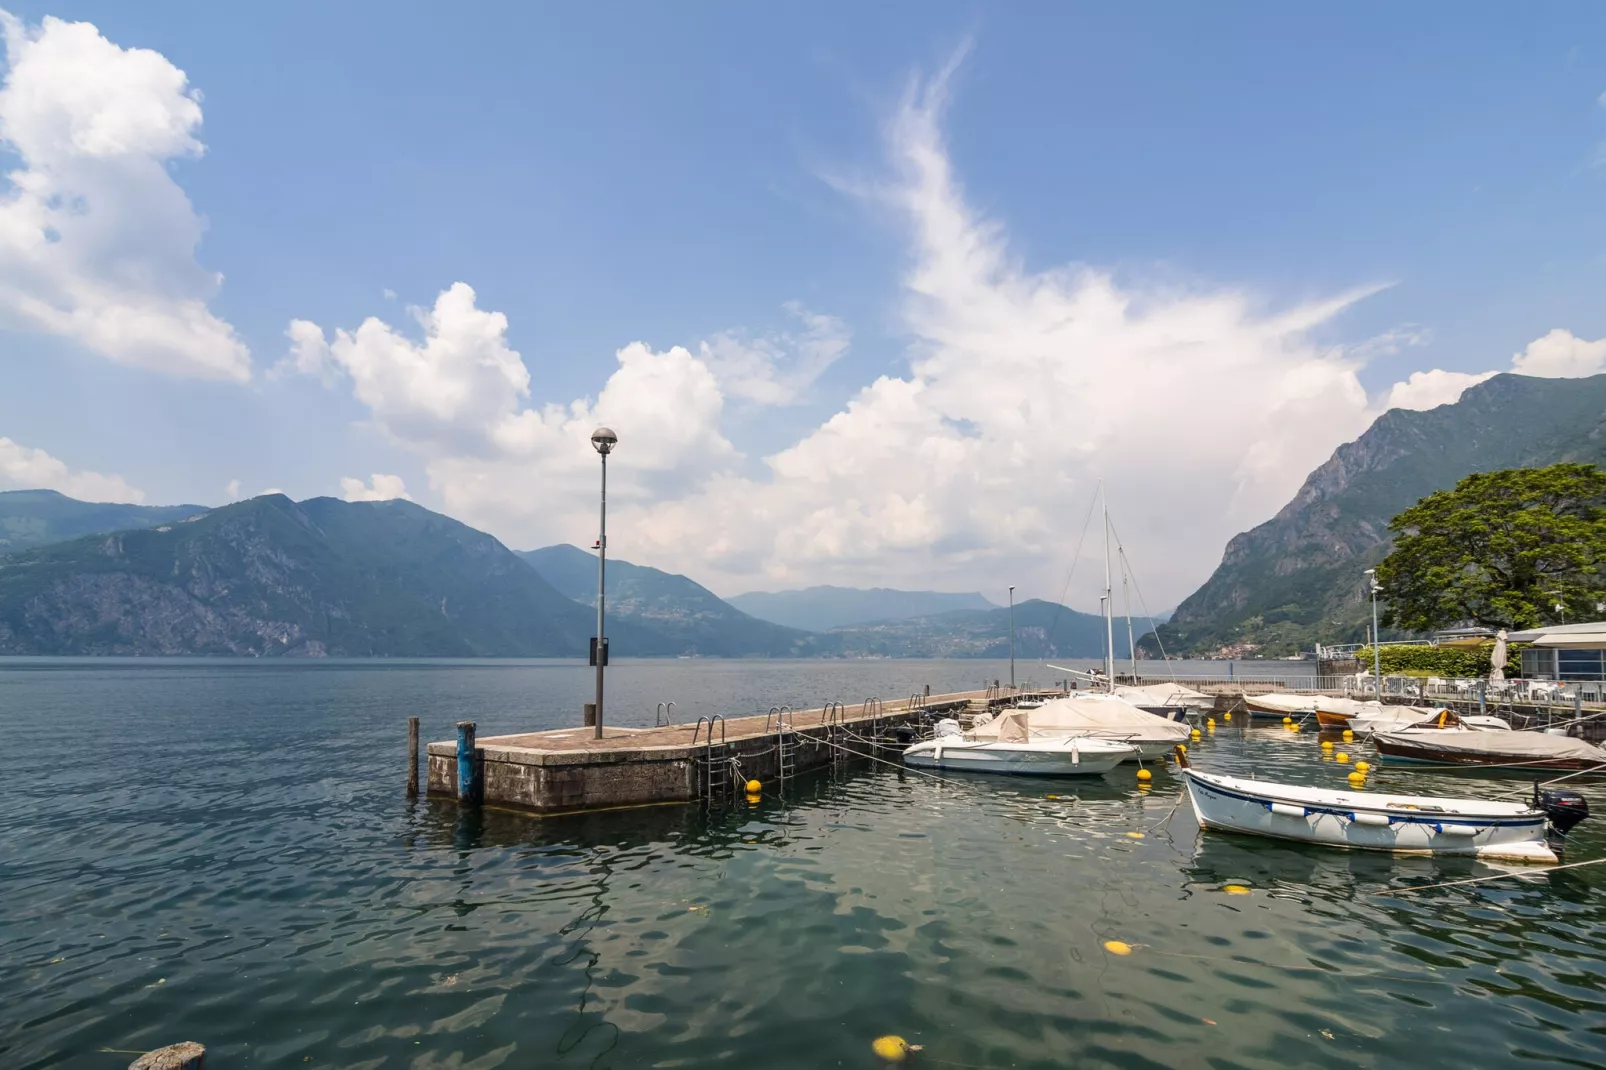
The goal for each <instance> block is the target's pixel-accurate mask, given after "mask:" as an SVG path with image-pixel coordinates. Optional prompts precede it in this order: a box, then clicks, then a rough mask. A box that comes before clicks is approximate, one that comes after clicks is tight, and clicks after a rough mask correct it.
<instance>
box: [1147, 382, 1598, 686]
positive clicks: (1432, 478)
mask: <svg viewBox="0 0 1606 1070" xmlns="http://www.w3.org/2000/svg"><path fill="white" fill-rule="evenodd" d="M1559 461H1586V462H1591V463H1596V464H1599V463H1601V462H1602V461H1606V375H1596V376H1592V377H1590V378H1587V379H1537V378H1533V377H1531V376H1522V375H1509V374H1508V375H1497V376H1495V377H1494V378H1492V379H1489V380H1486V381H1485V382H1483V383H1480V384H1478V385H1476V386H1473V387H1471V388H1470V389H1468V390H1467V391H1466V392H1465V393H1463V394H1462V395H1461V398H1460V400H1458V401H1457V402H1455V403H1454V404H1450V405H1441V406H1439V407H1438V408H1436V409H1429V410H1426V411H1414V410H1408V409H1391V410H1389V411H1388V412H1386V413H1384V414H1383V415H1382V416H1380V417H1378V419H1377V420H1376V421H1375V422H1374V423H1373V424H1372V426H1371V427H1370V428H1369V429H1367V431H1366V432H1365V433H1364V434H1363V435H1361V437H1360V438H1358V439H1356V440H1355V441H1354V442H1350V443H1346V444H1345V445H1343V446H1340V447H1339V448H1338V449H1337V451H1336V452H1334V454H1333V456H1332V457H1331V458H1330V459H1329V460H1328V461H1327V462H1326V463H1325V464H1323V465H1322V466H1321V467H1320V468H1317V469H1316V470H1315V471H1314V472H1312V473H1311V474H1310V476H1309V478H1307V479H1306V480H1305V484H1304V486H1302V487H1301V488H1300V489H1299V493H1298V494H1296V495H1295V496H1294V499H1293V501H1291V502H1289V503H1288V504H1287V505H1286V506H1284V507H1283V508H1282V510H1281V511H1279V512H1278V513H1277V515H1276V516H1274V517H1272V518H1271V519H1270V520H1268V521H1266V522H1265V523H1264V524H1261V525H1259V526H1258V527H1255V528H1253V529H1251V530H1249V531H1247V532H1244V533H1243V534H1241V535H1237V536H1235V537H1234V538H1233V539H1232V540H1231V541H1230V542H1229V543H1228V544H1227V548H1226V552H1225V553H1224V554H1223V555H1222V559H1221V564H1220V566H1218V567H1217V568H1216V570H1215V572H1214V573H1213V574H1212V575H1211V576H1210V578H1209V580H1207V581H1206V582H1205V584H1204V586H1202V587H1200V588H1199V589H1198V590H1197V591H1195V592H1194V593H1193V594H1192V595H1190V596H1189V597H1188V598H1187V599H1185V600H1184V601H1183V602H1182V603H1181V604H1180V605H1179V606H1177V609H1176V612H1175V613H1174V614H1173V615H1172V618H1171V621H1170V623H1168V624H1166V625H1163V626H1161V627H1160V628H1159V629H1157V635H1158V638H1159V640H1160V642H1161V643H1163V644H1164V647H1165V649H1166V650H1167V651H1168V652H1170V653H1172V654H1176V653H1200V654H1213V655H1235V656H1240V657H1241V656H1244V655H1245V654H1249V653H1256V654H1263V655H1278V654H1291V653H1294V652H1296V651H1300V650H1310V649H1311V648H1312V647H1313V645H1314V644H1315V643H1317V642H1326V643H1342V642H1353V641H1357V640H1360V639H1361V638H1362V637H1363V636H1364V634H1365V630H1366V626H1367V623H1368V622H1369V619H1370V612H1371V610H1370V604H1369V600H1368V599H1367V598H1366V596H1365V595H1364V594H1363V592H1364V591H1365V590H1366V584H1365V578H1364V576H1363V572H1364V570H1366V569H1368V568H1371V567H1372V566H1373V565H1375V564H1377V562H1379V561H1381V560H1382V559H1383V558H1384V557H1385V556H1387V555H1388V552H1389V548H1390V546H1391V545H1392V537H1391V535H1390V534H1389V530H1388V524H1389V521H1390V520H1391V519H1392V518H1393V517H1395V516H1396V515H1398V514H1399V513H1400V512H1402V511H1403V510H1405V509H1406V508H1408V507H1409V506H1411V505H1413V504H1415V503H1416V502H1417V500H1418V499H1420V498H1422V497H1424V496H1426V495H1428V494H1430V493H1432V492H1433V491H1436V490H1444V489H1448V488H1450V487H1453V486H1455V484H1456V483H1457V482H1459V481H1460V480H1461V479H1463V478H1465V477H1466V476H1468V475H1470V474H1472V473H1473V472H1488V471H1494V470H1497V469H1501V468H1518V467H1534V466H1543V465H1549V464H1555V463H1557V462H1559ZM1140 645H1146V646H1147V647H1148V648H1149V649H1150V650H1153V649H1155V648H1156V645H1157V644H1156V643H1155V641H1154V637H1153V636H1149V637H1145V641H1144V643H1143V644H1140Z"/></svg>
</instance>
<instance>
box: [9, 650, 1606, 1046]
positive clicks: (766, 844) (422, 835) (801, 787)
mask: <svg viewBox="0 0 1606 1070" xmlns="http://www.w3.org/2000/svg"><path fill="white" fill-rule="evenodd" d="M1273 667H1274V668H1275V666H1273ZM1213 668H1215V669H1217V670H1219V669H1220V668H1221V666H1219V665H1215V666H1213ZM1249 668H1250V666H1244V665H1240V671H1241V672H1242V671H1249ZM1034 674H1035V675H1037V676H1038V677H1039V678H1043V679H1046V678H1047V677H1048V676H1051V675H1053V674H1052V673H1051V672H1049V671H1048V670H1043V669H1041V668H1037V669H1035V670H1034ZM1007 675H1008V666H1007V663H1005V664H998V663H991V662H989V663H978V662H898V661H881V662H720V661H672V662H626V661H621V662H619V663H618V664H616V665H615V666H614V668H613V669H612V670H611V676H610V679H611V681H612V694H613V695H614V696H615V698H614V704H613V706H612V709H613V711H614V715H613V719H614V720H615V721H616V722H617V723H637V724H639V723H643V722H644V721H645V722H648V723H650V721H651V719H652V711H653V705H654V703H656V702H657V701H660V700H667V699H674V700H675V701H676V702H677V703H678V707H677V709H678V712H679V713H680V715H681V716H682V717H683V718H684V717H686V716H695V715H696V714H697V713H698V712H699V711H700V712H708V711H710V710H714V711H716V712H725V713H731V712H737V713H741V712H751V711H754V710H762V709H766V708H768V707H769V706H771V705H775V704H778V703H783V702H784V703H790V704H794V705H808V706H817V705H819V704H820V703H821V702H823V701H825V700H827V699H840V700H842V701H845V702H848V703H850V704H853V703H857V702H858V701H859V700H861V699H862V698H863V697H865V696H866V695H870V694H880V695H883V696H885V697H888V698H893V697H901V696H903V695H907V694H909V693H911V692H913V691H915V690H918V689H919V688H920V687H921V686H922V685H924V684H927V683H929V684H931V686H932V690H933V691H944V690H949V689H957V688H961V687H975V686H979V685H980V684H981V683H982V681H984V680H987V679H991V678H993V677H1005V678H1007ZM1023 676H1024V672H1023ZM589 688H590V675H589V670H588V669H586V668H585V667H584V666H583V665H577V664H574V663H557V662H477V663H476V662H458V663H448V662H436V663H411V664H403V663H374V662H369V663H360V662H344V663H341V662H324V663H298V664H290V663H284V662H268V663H264V662H198V661H189V662H185V661H178V662H175V661H155V660H140V661H125V662H83V661H49V660H37V661H33V660H26V661H25V660H11V661H0V732H3V735H0V738H3V740H4V747H3V749H0V1065H4V1066H5V1067H8V1068H19V1067H46V1066H65V1067H90V1068H96V1067H106V1068H119V1067H123V1066H126V1065H127V1063H128V1062H129V1061H130V1060H131V1059H132V1058H134V1055H133V1054H130V1053H132V1052H138V1051H143V1050H146V1049H149V1048H152V1047H156V1046H159V1045H162V1044H166V1043H172V1042H175V1041H178V1040H184V1039H193V1040H199V1041H201V1042H203V1043H204V1044H206V1045H207V1046H208V1049H209V1054H208V1065H209V1066H211V1067H213V1068H215V1070H224V1068H227V1067H235V1066H248V1067H269V1066H273V1067H306V1066H316V1067H345V1068H348V1070H358V1068H362V1070H376V1068H380V1067H385V1068H397V1070H399V1068H410V1070H490V1068H493V1067H502V1066H505V1067H599V1068H600V1067H705V1066H711V1065H728V1066H734V1067H741V1068H743V1070H753V1068H764V1070H768V1068H794V1067H796V1068H803V1067H837V1066H841V1067H873V1066H875V1065H877V1064H876V1061H875V1058H874V1056H873V1055H872V1052H871V1048H870V1044H871V1041H872V1040H873V1039H874V1038H875V1037H877V1036H879V1035H882V1034H888V1033H894V1034H898V1035H901V1036H903V1037H905V1038H907V1039H908V1040H909V1041H910V1042H911V1043H915V1044H920V1045H923V1047H924V1050H923V1051H921V1052H919V1053H916V1054H914V1055H912V1056H911V1057H910V1061H909V1063H908V1064H907V1065H909V1066H928V1067H943V1068H949V1067H1045V1068H1046V1067H1064V1066H1077V1067H1103V1066H1119V1067H1214V1068H1229V1067H1275V1068H1277V1070H1286V1068H1288V1067H1310V1066H1316V1067H1335V1068H1337V1067H1350V1066H1366V1067H1392V1066H1406V1065H1409V1066H1413V1067H1454V1068H1456V1070H1465V1068H1468V1067H1493V1066H1534V1065H1572V1066H1601V1065H1603V1064H1606V964H1603V960H1606V867H1601V868H1599V869H1596V868H1585V869H1580V870H1574V871H1562V872H1556V873H1551V874H1546V875H1543V876H1540V877H1537V878H1533V879H1530V880H1528V881H1507V882H1501V883H1494V884H1486V885H1474V886H1471V887H1458V888H1445V889H1439V890H1434V891H1426V892H1422V893H1419V894H1416V895H1411V896H1403V895H1398V896H1390V895H1384V896H1378V895H1376V894H1374V893H1376V892H1378V891H1380V890H1385V889H1388V888H1390V887H1403V886H1406V885H1410V884H1426V883H1432V882H1436V881H1447V880H1456V879H1460V878H1464V877H1469V876H1476V875H1484V874H1490V873H1493V872H1495V871H1494V870H1493V869H1491V868H1490V867H1488V866H1485V865H1481V864H1476V863H1472V862H1467V861H1448V860H1446V861H1434V860H1431V859H1398V860H1397V859H1393V858H1390V857H1387V856H1377V855H1369V854H1359V853H1356V854H1349V853H1345V852H1336V851H1322V850H1319V849H1313V848H1299V847H1293V846H1281V845H1277V844H1274V843H1271V842H1268V841H1255V840H1244V839H1237V838H1233V837H1230V836H1224V835H1218V834H1210V835H1203V836H1201V835H1200V834H1199V833H1198V830H1197V828H1196V827H1195V825H1194V822H1193V819H1192V816H1191V814H1190V813H1189V812H1188V810H1187V807H1186V804H1185V803H1184V804H1183V805H1182V806H1181V807H1180V808H1178V807H1176V806H1175V804H1176V802H1177V799H1178V790H1179V786H1178V784H1177V782H1176V781H1175V780H1174V779H1173V778H1172V777H1171V776H1170V775H1169V774H1167V773H1165V772H1156V774H1155V777H1154V782H1153V786H1152V788H1151V789H1149V790H1147V791H1144V790H1141V789H1140V788H1139V786H1138V784H1137V782H1136V779H1135V777H1134V773H1133V769H1132V767H1122V768H1121V769H1120V770H1118V771H1117V772H1116V773H1113V774H1111V775H1110V776H1108V777H1106V778H1103V779H1101V780H1095V781H1091V782H1090V781H1084V780H1076V781H1061V782H1046V781H1022V780H1009V779H999V778H968V779H967V778H950V779H948V780H936V779H931V778H927V777H921V776H916V775H910V774H906V773H902V772H900V771H898V770H896V769H892V768H887V767H872V766H868V765H860V766H857V767H854V768H851V769H848V770H845V771H843V772H839V773H836V774H828V773H822V774H820V775H818V776H814V777H806V778H804V779H802V780H801V781H800V782H799V783H797V784H796V785H794V786H793V789H791V790H789V792H788V794H787V795H786V797H784V798H783V797H776V796H775V795H774V794H772V793H768V792H766V794H765V796H764V800H763V802H762V803H761V804H759V805H757V806H752V807H749V806H747V805H745V804H742V805H739V806H737V807H736V808H735V809H732V810H728V811H724V812H719V813H714V814H705V813H704V812H703V811H702V810H700V809H699V808H696V807H680V806H664V807H653V808H646V809H638V810H629V811H617V812H610V813H601V814H594V815H588V816H582V817H570V818H561V819H546V820H541V819H534V818H527V817H522V816H517V815H513V814H507V813H498V812H492V811H486V812H484V813H470V812H463V813H460V812H459V811H458V810H457V808H456V807H455V806H454V805H452V804H450V803H444V802H430V801H422V800H421V801H416V802H409V801H408V800H407V799H406V798H405V797H404V794H403V791H402V788H403V773H404V755H405V739H406V730H405V721H406V718H407V717H408V716H409V715H417V716H419V717H421V718H422V719H423V723H424V728H425V734H426V737H427V738H429V739H444V738H447V737H448V736H449V735H450V733H451V726H452V724H453V722H455V721H457V720H460V719H464V718H472V719H475V720H477V721H478V722H479V723H480V726H481V727H480V731H481V733H482V734H493V733H496V732H501V731H508V730H514V729H531V728H542V727H551V726H555V725H557V724H562V723H574V722H575V721H576V720H577V712H576V711H577V710H578V706H579V703H580V702H582V701H584V699H585V698H586V697H587V692H588V691H589ZM1357 750H1358V752H1359V751H1364V748H1357ZM1319 753H1320V752H1319V750H1318V749H1317V741H1316V737H1315V736H1314V734H1312V733H1308V732H1307V733H1300V734H1298V735H1295V734H1291V733H1286V732H1284V731H1283V730H1281V729H1279V728H1254V729H1250V730H1247V731H1246V730H1245V726H1244V725H1243V724H1242V719H1241V718H1240V721H1239V723H1236V724H1233V725H1231V726H1227V725H1223V726H1222V727H1221V728H1220V729H1218V731H1217V732H1216V733H1215V734H1214V735H1213V736H1212V737H1211V738H1209V739H1207V740H1205V741H1203V742H1201V743H1199V744H1197V745H1196V746H1195V748H1194V756H1195V758H1196V761H1197V764H1198V765H1199V766H1200V767H1202V768H1214V769H1221V770H1226V771H1233V772H1254V773H1258V774H1259V775H1262V776H1276V777H1279V778H1284V779H1290V780H1299V781H1305V782H1312V783H1323V784H1333V785H1337V784H1340V783H1341V782H1342V775H1343V771H1342V770H1341V769H1340V768H1338V767H1336V766H1334V765H1333V764H1332V763H1330V762H1326V763H1324V762H1322V761H1320V760H1319V758H1318V755H1319ZM1373 782H1374V784H1378V785H1380V784H1387V785H1389V786H1390V787H1410V788H1412V789H1423V790H1428V791H1433V790H1438V791H1450V792H1456V793H1460V794H1467V793H1473V792H1499V791H1511V790H1514V789H1518V788H1520V787H1521V786H1522V784H1523V782H1522V781H1521V780H1513V779H1510V778H1481V779H1480V778H1476V777H1467V776H1449V775H1433V774H1426V773H1414V774H1413V773H1407V772H1404V771H1395V770H1385V771H1383V772H1382V773H1381V774H1375V775H1374V777H1373ZM1586 790H1587V791H1588V793H1589V795H1590V797H1591V802H1592V804H1594V805H1596V806H1597V808H1598V809H1599V810H1602V811H1606V805H1602V804H1603V803H1606V800H1603V799H1602V797H1601V794H1600V793H1599V791H1598V790H1597V789H1595V788H1593V787H1591V788H1588V789H1586ZM1136 833H1142V834H1143V835H1142V837H1141V838H1138V837H1137V836H1135V835H1134V834H1136ZM1575 840H1576V841H1577V842H1576V844H1575V848H1574V853H1573V857H1575V858H1589V857H1596V856H1598V855H1600V854H1601V853H1603V848H1606V820H1602V819H1598V820H1597V821H1592V822H1586V823H1585V825H1584V826H1582V828H1581V830H1580V832H1579V833H1577V834H1575ZM1233 882H1237V883H1242V884H1245V885H1248V886H1249V887H1250V888H1251V889H1252V891H1251V893H1250V894H1248V895H1237V894H1228V893H1227V892H1225V891H1224V890H1223V888H1224V886H1225V885H1226V884H1228V883H1233ZM1112 940H1118V941H1122V942H1124V943H1126V944H1128V945H1131V946H1132V948H1133V950H1132V952H1131V953H1130V954H1128V955H1125V956H1122V955H1116V954H1112V953H1110V952H1109V951H1107V950H1106V949H1105V947H1104V944H1105V942H1106V941H1112Z"/></svg>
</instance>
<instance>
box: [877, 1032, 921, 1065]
mask: <svg viewBox="0 0 1606 1070" xmlns="http://www.w3.org/2000/svg"><path fill="white" fill-rule="evenodd" d="M870 1050H871V1051H873V1052H875V1053H876V1054H877V1055H879V1056H880V1057H881V1058H883V1059H885V1060H887V1062H889V1063H901V1062H903V1061H904V1059H906V1058H908V1056H909V1053H910V1052H911V1051H913V1050H915V1049H914V1047H913V1045H911V1044H910V1043H909V1042H908V1041H907V1040H905V1039H903V1038H902V1037H893V1036H886V1037H876V1038H875V1040H873V1041H871V1042H870Z"/></svg>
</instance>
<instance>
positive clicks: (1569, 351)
mask: <svg viewBox="0 0 1606 1070" xmlns="http://www.w3.org/2000/svg"><path fill="white" fill-rule="evenodd" d="M1510 370H1511V371H1512V372H1515V373H1516V374H1518V375H1533V376H1537V377H1539V378H1541V379H1577V378H1581V377H1583V376H1586V375H1598V374H1600V373H1601V372H1602V371H1606V338H1597V339H1596V340H1595V341H1593V342H1590V341H1587V340H1585V339H1583V338H1579V337H1578V336H1577V335H1575V334H1573V333H1572V332H1571V331H1566V330H1562V329H1561V328H1559V327H1558V328H1556V329H1555V330H1552V331H1550V332H1548V333H1547V334H1545V335H1543V336H1541V337H1539V338H1535V339H1534V340H1533V341H1532V342H1529V343H1528V345H1527V346H1526V347H1524V349H1523V350H1522V352H1520V353H1515V354H1513V355H1512V357H1511V368H1510ZM1498 374H1499V372H1450V371H1445V370H1444V369H1442V368H1434V369H1433V370H1432V371H1425V372H1413V373H1412V375H1411V377H1410V378H1409V379H1407V380H1406V381H1405V382H1403V383H1395V384H1394V386H1393V388H1392V389H1390V390H1389V392H1388V395H1387V396H1386V397H1385V399H1384V402H1383V408H1385V409H1432V408H1437V407H1438V406H1440V405H1448V404H1450V403H1452V402H1455V401H1459V400H1460V399H1461V394H1462V392H1463V391H1465V390H1466V389H1467V388H1468V387H1470V386H1476V385H1477V384H1478V383H1481V382H1483V381H1484V380H1485V379H1491V378H1493V377H1494V376H1496V375H1498Z"/></svg>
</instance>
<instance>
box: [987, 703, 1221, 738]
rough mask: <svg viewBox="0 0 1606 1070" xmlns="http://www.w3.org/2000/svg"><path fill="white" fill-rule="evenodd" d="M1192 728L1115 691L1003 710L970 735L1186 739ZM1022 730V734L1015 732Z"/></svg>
mask: <svg viewBox="0 0 1606 1070" xmlns="http://www.w3.org/2000/svg"><path fill="white" fill-rule="evenodd" d="M1191 731H1192V730H1191V729H1190V728H1189V727H1188V726H1187V725H1185V724H1182V723H1181V722H1178V721H1172V720H1168V719H1166V718H1164V717H1160V716H1157V715H1156V714H1152V713H1149V712H1148V711H1147V710H1140V709H1138V708H1137V707H1136V706H1134V705H1132V704H1131V703H1130V702H1127V701H1126V700H1124V699H1121V698H1117V697H1116V696H1114V695H1099V694H1079V695H1067V696H1065V697H1064V698H1051V699H1049V700H1047V701H1046V702H1044V703H1043V704H1042V705H1041V706H1038V707H1036V708H1035V709H1024V710H1005V711H1004V712H1003V713H1001V714H999V715H998V716H997V717H996V718H994V719H993V720H991V721H988V722H986V723H978V724H977V725H976V726H975V727H974V728H972V729H971V730H970V733H969V735H970V737H971V738H972V739H998V740H1007V739H1021V738H1041V737H1044V736H1068V735H1078V734H1082V735H1097V736H1102V737H1104V738H1106V739H1111V738H1118V737H1120V736H1126V735H1133V736H1142V737H1144V738H1146V739H1173V740H1176V741H1177V742H1178V743H1184V742H1187V740H1188V739H1189V737H1190V733H1191ZM1020 732H1024V733H1025V736H1019V735H1016V733H1020Z"/></svg>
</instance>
